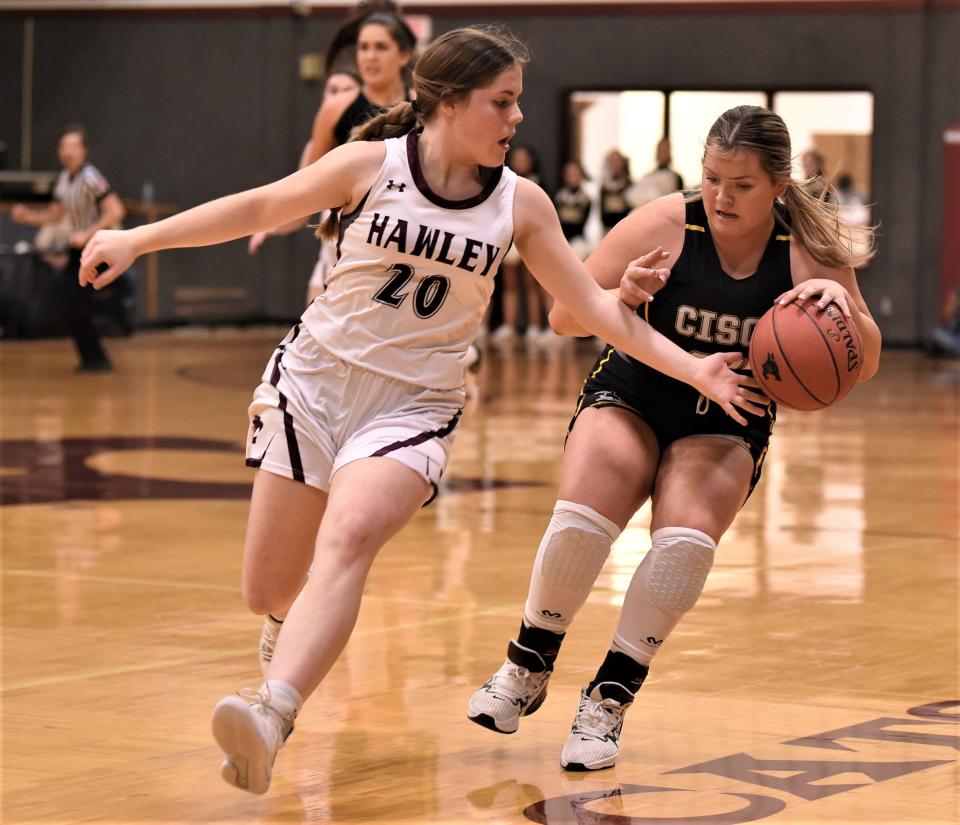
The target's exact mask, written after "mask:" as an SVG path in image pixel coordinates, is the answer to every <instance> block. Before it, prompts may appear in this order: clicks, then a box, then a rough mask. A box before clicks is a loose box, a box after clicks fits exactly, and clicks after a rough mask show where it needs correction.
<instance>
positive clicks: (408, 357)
mask: <svg viewBox="0 0 960 825" xmlns="http://www.w3.org/2000/svg"><path fill="white" fill-rule="evenodd" d="M418 140H419V133H418V132H411V133H410V134H408V135H405V136H403V137H399V138H391V139H389V140H385V141H384V145H385V147H386V154H385V157H384V160H383V165H382V166H381V167H380V171H379V173H378V175H377V178H376V180H375V181H374V183H373V186H371V188H370V190H369V191H368V192H367V194H366V195H365V196H364V198H363V200H362V201H361V202H360V204H359V205H358V206H357V207H356V208H355V209H354V210H353V211H352V212H351V213H349V214H343V215H341V216H340V238H339V241H338V244H337V264H336V266H335V267H334V268H333V271H332V272H331V273H330V275H329V277H328V278H327V281H326V291H325V292H324V293H323V294H322V295H321V296H320V297H319V298H317V299H316V300H315V301H314V302H313V303H312V304H311V305H310V306H309V307H308V308H307V311H306V312H305V313H304V315H303V321H304V323H305V324H306V326H307V329H308V330H309V331H310V334H311V335H313V337H314V338H316V339H317V340H318V341H320V342H321V343H322V344H323V346H324V347H326V348H327V349H329V350H330V351H331V352H332V353H333V354H334V355H336V356H338V357H339V358H341V359H343V360H344V361H347V362H349V363H351V364H356V365H358V366H360V367H363V368H365V369H368V370H372V371H373V372H377V373H380V374H382V375H387V376H390V377H391V378H396V379H399V380H401V381H408V382H410V383H412V384H418V385H421V386H424V387H429V388H432V389H453V388H457V387H460V386H461V385H462V384H463V367H464V359H465V356H466V352H467V348H468V347H469V346H470V344H471V343H472V342H473V339H474V338H475V337H476V334H477V331H478V330H479V328H480V321H481V319H482V318H483V313H484V311H485V310H486V308H487V304H488V303H489V302H490V296H491V294H492V293H493V279H494V276H495V275H496V272H497V269H498V267H499V265H500V261H501V260H502V258H503V255H504V253H506V251H507V249H508V248H509V246H510V241H511V239H512V237H513V198H514V193H515V190H516V182H517V176H516V175H515V174H514V173H513V172H512V171H510V170H509V169H507V168H506V167H502V166H501V167H498V168H496V169H490V170H487V171H488V173H489V177H488V178H487V180H486V183H485V184H484V187H483V190H482V191H481V192H479V193H478V194H477V195H475V196H474V197H471V198H467V199H465V200H459V201H451V200H447V199H445V198H443V197H441V196H440V195H437V194H436V193H435V192H433V191H432V190H431V189H430V186H429V184H428V183H427V180H426V178H425V177H424V175H423V172H422V170H421V168H420V158H419V154H418V152H417V142H418Z"/></svg>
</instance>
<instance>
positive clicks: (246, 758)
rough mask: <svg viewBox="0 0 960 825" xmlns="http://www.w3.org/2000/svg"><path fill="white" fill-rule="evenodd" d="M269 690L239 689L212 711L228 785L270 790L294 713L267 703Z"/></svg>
mask: <svg viewBox="0 0 960 825" xmlns="http://www.w3.org/2000/svg"><path fill="white" fill-rule="evenodd" d="M270 698H271V697H270V691H269V690H265V691H264V692H260V691H256V690H242V691H239V692H238V693H237V694H236V695H235V696H226V697H224V698H223V699H221V700H220V701H219V702H217V704H216V707H214V709H213V719H212V722H211V724H212V727H213V736H214V738H215V739H216V740H217V744H219V745H220V748H221V750H223V752H224V754H226V759H224V760H223V763H222V764H221V765H220V775H221V776H222V777H223V780H224V781H225V782H227V783H228V784H230V785H233V786H235V787H237V788H240V789H241V790H244V791H250V793H255V794H263V793H266V792H267V789H268V788H269V787H270V779H271V776H272V774H273V763H274V760H275V759H276V758H277V751H279V750H280V748H281V747H282V746H283V743H284V742H285V741H286V740H287V737H288V736H290V734H291V733H292V732H293V722H294V719H295V718H296V712H295V711H293V712H288V713H284V712H281V711H280V710H278V709H277V708H276V707H275V706H274V705H272V704H271V703H270Z"/></svg>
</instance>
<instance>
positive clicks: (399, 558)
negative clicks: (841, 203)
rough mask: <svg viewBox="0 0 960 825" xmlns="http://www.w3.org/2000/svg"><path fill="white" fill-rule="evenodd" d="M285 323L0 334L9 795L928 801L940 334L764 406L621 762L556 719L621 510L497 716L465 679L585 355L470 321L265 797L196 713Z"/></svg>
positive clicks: (241, 610)
mask: <svg viewBox="0 0 960 825" xmlns="http://www.w3.org/2000/svg"><path fill="white" fill-rule="evenodd" d="M284 331H285V330H279V329H270V330H257V331H253V332H245V333H238V332H216V333H187V334H183V333H181V334H176V333H169V332H167V333H162V334H161V333H154V334H141V335H138V336H135V337H133V338H131V339H128V340H122V341H121V340H112V341H109V342H108V344H109V348H110V351H111V353H112V355H113V356H114V358H115V361H116V366H117V368H116V370H115V371H114V372H113V373H112V374H109V375H74V374H73V373H72V372H71V370H72V364H73V354H72V352H71V351H70V346H69V344H68V343H67V342H64V341H44V342H6V341H5V342H3V344H2V347H0V382H2V383H0V396H2V397H0V491H2V502H3V506H2V507H0V538H2V548H3V550H2V600H3V601H2V686H0V700H2V713H3V721H2V794H3V796H2V803H0V804H2V809H0V814H2V820H3V822H4V823H21V822H23V823H28V822H29V823H146V824H147V825H156V824H157V823H192V822H202V823H296V822H321V823H322V822H338V823H383V824H384V825H386V823H419V822H431V823H436V822H443V823H468V822H473V821H479V822H495V823H518V824H519V823H524V822H531V821H533V822H546V823H550V825H571V824H572V823H592V825H614V823H620V824H621V825H623V824H625V823H637V824H638V825H639V823H709V825H721V824H722V823H740V822H748V821H759V820H768V821H770V822H771V823H774V822H775V823H794V824H795V823H916V825H934V824H935V823H952V822H956V821H957V817H958V782H957V779H958V771H957V766H958V760H960V750H958V749H960V736H958V734H960V730H958V721H960V717H958V711H960V702H958V700H960V687H958V662H957V658H958V614H957V603H958V602H957V595H958V566H957V558H958V552H957V551H958V533H960V526H958V498H960V495H958V494H960V490H958V463H960V443H958V419H960V364H958V362H956V361H937V360H929V359H927V358H925V357H924V356H922V355H920V354H917V353H910V352H889V353H887V354H886V355H885V356H884V359H883V365H882V368H881V372H880V374H879V376H878V377H877V378H876V379H875V380H874V381H873V382H871V383H869V384H867V385H864V386H861V387H859V388H857V390H855V392H854V393H853V394H852V395H851V396H850V397H849V398H848V399H847V400H845V401H844V402H843V403H842V404H840V405H838V406H837V407H836V408H835V409H831V410H827V411H824V412H821V413H813V414H810V413H792V412H790V411H784V412H783V413H782V414H781V420H780V421H779V423H778V425H777V428H776V432H775V435H774V440H773V444H772V447H771V450H770V454H769V457H768V458H767V461H766V466H765V469H764V478H763V481H762V482H761V484H760V486H759V488H758V490H757V491H756V493H755V494H754V496H753V498H752V499H751V500H750V502H749V503H748V505H747V507H746V508H745V509H744V511H743V513H742V514H741V516H740V517H739V519H738V521H737V523H736V524H735V525H734V527H733V529H732V530H731V531H730V533H729V534H728V536H727V537H726V539H725V540H724V541H723V542H722V544H721V545H720V550H719V553H718V556H717V564H716V566H715V568H714V570H713V573H712V575H711V577H710V580H709V582H708V584H707V588H706V591H705V593H704V596H703V598H702V599H701V601H700V603H699V604H698V606H697V608H696V609H695V610H694V611H693V612H692V613H691V614H690V615H688V616H687V618H686V620H685V621H684V622H683V623H682V624H681V626H680V627H679V628H678V630H677V631H676V633H675V634H674V635H673V636H672V637H671V639H670V641H669V642H668V643H667V644H666V645H665V646H664V649H663V651H662V652H661V653H660V655H659V656H658V658H657V660H656V662H655V666H654V668H653V670H652V672H651V677H650V679H649V681H648V682H647V684H646V685H645V686H644V687H643V689H642V691H641V692H640V694H639V697H638V700H637V702H636V703H635V704H634V707H633V708H632V709H631V710H630V711H629V713H628V714H627V718H626V724H625V728H624V736H623V740H622V745H623V751H622V756H621V759H620V762H619V764H618V765H617V766H616V768H614V769H611V770H607V771H600V772H596V773H591V774H567V773H565V772H564V771H563V770H562V769H561V768H560V766H559V753H560V748H561V746H562V744H563V742H564V739H565V738H566V733H567V730H568V727H569V724H570V722H571V720H572V718H573V713H574V710H575V708H576V704H577V696H578V691H579V689H580V687H581V685H583V684H584V683H585V682H586V681H587V680H588V679H589V678H590V676H591V675H592V674H593V672H594V669H595V668H596V666H597V665H598V664H599V661H600V659H601V658H602V656H603V653H604V651H605V649H606V646H607V643H608V641H609V638H610V635H611V633H612V631H613V627H614V625H615V623H616V617H617V611H618V605H619V604H620V601H621V599H622V596H623V592H624V589H625V587H626V585H627V583H628V582H629V580H630V576H631V575H632V572H633V569H634V567H635V566H636V564H637V563H638V561H639V559H640V557H641V554H642V553H643V552H644V551H645V549H646V547H647V543H648V539H649V536H648V533H647V517H648V513H647V512H640V513H639V514H638V515H637V517H636V519H635V520H634V522H633V523H632V524H631V526H630V527H629V528H628V530H627V531H626V532H625V534H624V536H623V537H622V538H621V539H620V540H619V542H618V543H617V544H616V546H615V547H614V551H613V553H612V555H611V557H610V559H609V561H608V563H607V565H606V567H605V568H604V570H603V572H602V574H601V577H600V580H599V582H598V586H597V588H596V590H595V591H594V593H593V595H592V597H591V599H590V601H589V602H588V603H587V605H586V606H585V608H584V609H583V611H582V612H581V614H580V616H579V617H578V619H577V621H576V623H575V624H574V627H573V629H572V631H571V632H570V634H569V635H568V638H567V642H566V644H565V646H564V650H563V653H562V655H561V657H560V660H559V662H558V668H557V671H556V673H555V676H554V678H553V680H552V682H551V686H550V696H549V698H548V700H547V702H546V703H545V705H544V706H543V707H542V708H541V709H540V711H538V713H537V714H536V715H535V716H531V717H529V718H525V719H524V720H523V721H522V724H521V727H520V731H519V733H517V734H516V735H514V736H501V735H497V734H494V733H491V732H490V731H487V730H484V729H482V728H479V727H477V726H475V725H472V724H471V723H470V722H468V721H467V719H466V717H465V708H466V703H467V700H468V698H469V696H470V694H471V693H472V691H473V690H474V689H476V688H477V687H478V686H479V685H480V684H481V683H482V682H483V681H484V680H485V679H486V678H487V677H488V676H489V674H490V673H491V672H492V671H493V670H494V669H496V667H498V665H499V664H500V662H501V661H502V659H503V655H504V651H505V646H506V642H507V640H508V639H509V638H511V637H512V636H513V634H514V633H515V631H516V628H517V625H518V622H519V619H520V611H521V606H522V602H523V597H524V594H525V591H526V586H527V581H528V574H529V568H530V564H531V561H532V558H533V556H534V554H535V551H536V547H537V544H538V542H539V537H540V534H541V531H542V530H543V528H544V526H545V524H546V522H547V519H548V514H549V512H550V510H551V509H552V505H553V500H554V489H555V481H556V477H557V471H558V467H559V461H560V456H561V439H562V434H563V432H564V429H565V426H566V423H567V420H568V417H569V415H570V412H571V410H572V409H573V406H574V401H575V398H576V395H577V392H578V389H579V386H580V383H581V381H582V379H583V376H584V374H585V370H586V368H587V366H588V365H589V363H590V361H591V359H592V353H591V352H590V351H589V348H583V347H581V348H579V349H578V348H576V347H573V346H571V345H568V346H565V347H560V348H554V349H550V350H547V351H538V352H531V353H528V352H526V351H525V350H524V349H523V348H522V346H518V347H517V348H516V349H515V350H513V351H508V353H507V354H496V353H492V354H491V355H490V356H489V357H488V358H487V360H486V362H485V364H484V366H483V370H482V372H481V375H480V382H479V384H480V388H479V396H477V397H475V398H474V400H473V401H472V402H471V404H470V406H469V409H468V412H467V414H466V415H465V420H464V424H463V427H462V432H461V433H460V435H459V437H458V441H457V445H456V448H455V450H454V460H453V463H452V465H451V467H450V469H449V470H448V474H447V478H448V481H447V485H446V487H447V489H446V490H445V492H444V495H443V496H442V497H441V498H440V499H439V500H438V501H437V502H436V503H435V504H434V505H433V506H431V507H430V508H428V509H426V510H424V511H423V512H421V513H420V514H419V515H418V516H417V517H416V519H415V520H414V521H413V523H412V524H411V525H409V527H408V528H407V529H406V530H404V531H403V533H402V534H401V535H400V536H399V537H398V538H397V539H396V540H395V541H394V542H392V543H391V544H390V545H389V546H388V547H386V548H385V550H384V551H383V553H382V554H381V556H380V558H379V560H378V562H377V564H376V565H375V567H374V570H373V572H372V574H371V577H370V580H369V583H368V587H367V594H366V598H365V601H364V605H363V609H362V611H361V616H360V621H359V624H358V627H357V630H356V632H355V634H354V636H353V639H352V641H351V642H350V645H349V647H348V649H347V652H346V653H345V655H344V656H343V658H342V659H341V661H340V662H339V663H338V665H337V666H336V668H335V669H334V670H333V672H332V673H331V674H330V676H329V678H328V679H327V680H326V682H325V683H324V684H323V685H322V686H321V688H320V690H319V691H318V692H317V694H316V695H314V696H313V697H312V699H311V700H310V701H309V702H308V703H307V706H306V708H305V710H304V712H303V714H302V716H301V719H300V721H299V722H298V725H297V731H296V733H295V735H294V736H293V738H292V739H291V740H290V742H289V743H288V745H287V747H286V748H285V749H284V750H283V751H282V752H281V754H280V757H279V759H278V761H277V765H276V770H275V773H274V782H273V787H272V789H271V790H270V792H269V793H268V794H267V795H266V796H264V797H254V796H251V795H248V794H244V793H242V792H240V791H237V790H235V789H233V788H231V787H228V786H227V785H225V784H223V782H222V781H221V780H220V778H219V771H218V766H219V762H220V753H219V750H218V748H217V747H216V745H215V743H214V742H213V739H212V737H211V735H210V732H209V713H210V709H211V707H212V706H213V704H214V702H216V700H218V699H219V698H220V697H221V696H223V695H225V694H227V693H229V692H231V691H232V690H235V689H237V688H240V687H244V686H251V687H253V686H256V685H257V684H258V683H259V678H258V676H259V673H258V667H257V660H256V644H257V639H258V635H259V628H260V621H259V619H258V618H256V617H254V616H252V615H250V614H249V613H248V612H247V611H246V610H245V607H244V605H243V603H242V601H241V598H240V592H239V571H240V552H241V547H242V538H243V529H244V522H245V515H246V499H247V496H248V494H249V483H250V480H251V476H250V472H251V471H248V470H246V469H245V468H244V467H243V466H242V464H243V462H242V452H241V450H242V441H243V437H244V433H245V428H246V418H245V409H246V405H247V402H248V400H249V397H250V392H251V390H252V389H253V387H254V385H255V384H256V382H257V380H258V378H259V375H260V372H261V370H262V368H263V364H264V363H265V360H266V358H267V357H268V355H269V353H270V352H271V350H272V348H273V346H274V344H275V343H276V342H277V341H278V340H279V339H280V337H281V335H282V334H283V332H284Z"/></svg>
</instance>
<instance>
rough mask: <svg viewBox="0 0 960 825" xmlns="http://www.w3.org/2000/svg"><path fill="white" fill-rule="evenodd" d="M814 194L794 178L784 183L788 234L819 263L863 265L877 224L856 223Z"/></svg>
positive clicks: (868, 257)
mask: <svg viewBox="0 0 960 825" xmlns="http://www.w3.org/2000/svg"><path fill="white" fill-rule="evenodd" d="M829 191H830V190H829V189H824V191H823V194H822V195H821V196H820V197H819V198H817V197H814V196H813V195H811V194H810V193H809V192H808V191H807V190H806V189H804V187H803V186H802V185H801V184H799V183H797V182H796V181H790V183H789V184H787V191H786V192H784V193H783V197H782V198H781V200H782V201H783V205H784V206H785V207H786V208H787V220H788V222H789V226H788V227H787V228H788V229H789V230H790V234H791V235H793V236H794V238H796V239H797V241H798V242H799V243H800V244H801V245H802V246H803V247H804V248H805V249H806V250H807V252H809V253H810V257H812V258H813V259H814V260H815V261H816V262H817V263H818V264H822V265H823V266H827V267H830V268H831V269H843V268H846V267H852V268H853V269H859V268H860V267H862V266H866V265H867V264H868V263H869V262H870V260H871V259H872V258H873V256H874V255H875V254H876V248H875V247H876V243H875V237H876V227H875V226H859V225H857V224H852V223H850V222H849V221H847V220H844V219H843V218H842V217H841V216H840V207H839V206H838V205H837V204H835V203H830V202H829V201H827V200H825V196H826V194H827V193H828V192H829Z"/></svg>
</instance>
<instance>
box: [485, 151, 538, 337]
mask: <svg viewBox="0 0 960 825" xmlns="http://www.w3.org/2000/svg"><path fill="white" fill-rule="evenodd" d="M506 165H507V166H508V167H509V168H510V169H512V170H513V171H514V172H516V173H517V174H518V175H519V176H520V177H522V178H526V179H527V180H529V181H532V182H533V183H535V184H537V185H538V186H540V185H541V183H540V160H539V158H538V157H537V154H536V152H534V151H533V149H531V148H530V147H529V146H514V147H513V148H512V149H511V150H510V153H509V154H508V155H507V162H506ZM500 274H501V276H502V277H501V279H500V287H501V290H502V291H501V294H500V296H501V307H502V309H503V320H502V322H501V324H500V326H499V327H497V329H495V330H494V331H493V333H492V334H491V336H490V338H491V340H493V341H498V342H505V341H509V340H511V339H512V338H513V337H514V336H516V334H517V329H518V316H519V314H520V292H521V290H522V291H523V294H524V297H525V299H526V310H527V330H526V333H525V334H526V338H527V340H528V341H531V342H537V341H539V340H540V339H541V338H542V337H544V336H548V337H551V338H552V337H553V332H552V331H551V329H550V327H549V326H548V325H547V324H546V318H547V312H548V311H549V309H550V307H549V306H547V297H546V293H545V292H544V291H543V288H542V287H541V286H540V284H539V283H538V282H537V280H536V279H535V278H534V277H533V276H532V275H531V274H530V273H529V272H527V270H526V267H524V265H523V261H522V260H521V259H520V253H519V252H517V248H516V246H511V247H510V250H509V251H508V252H507V254H506V255H504V256H503V263H502V265H501V267H500Z"/></svg>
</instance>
